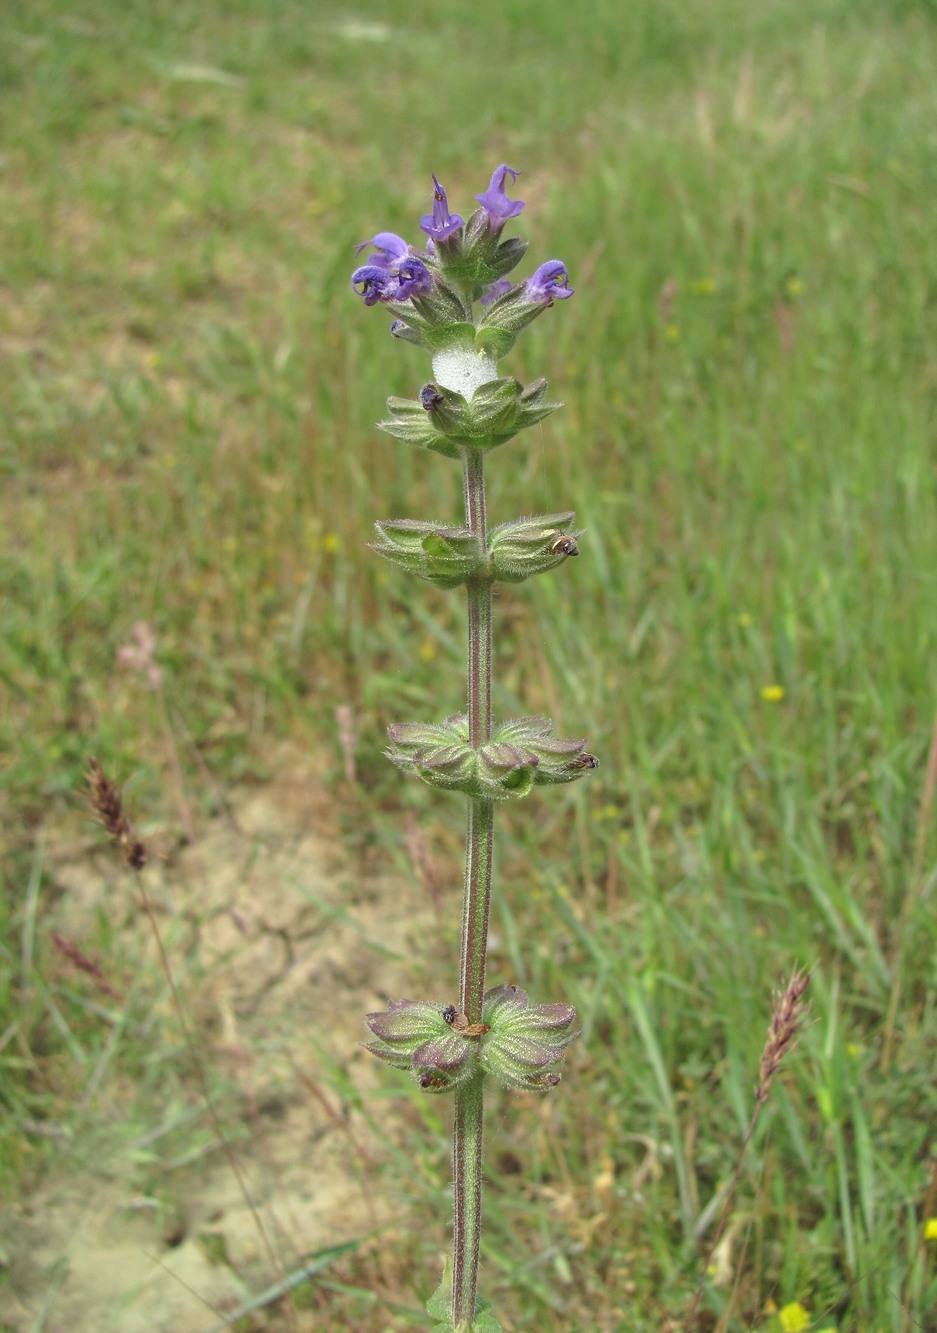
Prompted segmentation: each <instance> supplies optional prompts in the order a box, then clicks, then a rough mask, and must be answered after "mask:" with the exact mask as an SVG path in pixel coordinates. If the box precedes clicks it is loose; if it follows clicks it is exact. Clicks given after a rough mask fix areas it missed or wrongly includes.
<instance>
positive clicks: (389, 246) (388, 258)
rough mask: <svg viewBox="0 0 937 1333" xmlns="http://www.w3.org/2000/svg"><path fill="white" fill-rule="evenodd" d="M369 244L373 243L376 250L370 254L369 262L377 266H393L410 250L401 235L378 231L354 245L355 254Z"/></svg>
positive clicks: (359, 252)
mask: <svg viewBox="0 0 937 1333" xmlns="http://www.w3.org/2000/svg"><path fill="white" fill-rule="evenodd" d="M369 245H373V246H374V249H375V251H376V253H375V254H373V255H372V256H371V263H372V264H376V265H377V266H378V268H394V267H395V266H396V265H397V264H398V263H399V262H400V260H401V259H404V258H406V256H407V254H408V253H409V250H410V247H409V246H408V245H407V243H406V241H405V240H404V239H403V237H402V236H398V235H396V233H395V232H392V231H379V232H378V233H377V235H376V236H372V237H371V239H370V240H369V241H362V242H361V244H360V245H356V246H355V254H356V255H360V254H361V251H362V250H366V249H367V247H368V246H369Z"/></svg>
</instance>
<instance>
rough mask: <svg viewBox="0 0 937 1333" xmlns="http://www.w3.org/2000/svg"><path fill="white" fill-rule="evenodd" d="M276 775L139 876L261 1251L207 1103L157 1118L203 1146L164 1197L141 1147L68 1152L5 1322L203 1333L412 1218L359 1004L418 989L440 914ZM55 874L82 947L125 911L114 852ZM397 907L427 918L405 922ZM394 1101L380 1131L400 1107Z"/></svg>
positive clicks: (81, 1329)
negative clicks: (356, 851) (429, 935)
mask: <svg viewBox="0 0 937 1333" xmlns="http://www.w3.org/2000/svg"><path fill="white" fill-rule="evenodd" d="M276 769H277V771H279V772H280V773H281V775H282V776H280V777H279V778H278V779H276V780H274V781H273V782H272V784H271V785H270V786H268V787H265V788H264V789H263V790H260V791H258V790H256V789H253V790H249V789H248V790H244V791H240V792H235V793H233V795H232V797H231V800H230V805H229V811H228V814H227V815H226V816H223V817H219V818H217V819H215V820H213V821H211V823H210V824H209V825H208V827H207V828H205V829H204V830H203V831H202V833H201V835H200V836H199V838H198V839H197V841H196V843H195V845H193V846H192V847H190V848H187V849H186V850H185V851H184V852H183V853H181V854H180V855H179V856H177V857H174V858H173V861H172V864H171V865H168V866H167V865H165V864H162V865H161V864H160V863H159V862H154V863H152V864H151V865H150V866H148V868H147V870H146V871H145V875H146V883H147V886H148V891H149V893H150V895H151V898H152V901H153V902H154V903H155V904H156V905H157V906H158V908H159V913H160V920H161V923H162V929H163V933H164V936H165V938H166V939H167V940H169V941H170V945H169V948H170V954H171V957H172V958H173V970H174V973H176V975H177V980H178V982H179V985H180V987H181V989H182V991H183V993H184V995H185V1002H186V1006H187V1008H188V1009H189V1011H190V1014H191V1017H192V1022H193V1024H194V1026H195V1027H196V1028H197V1030H198V1035H199V1042H200V1044H201V1046H202V1048H203V1049H207V1051H208V1058H209V1061H210V1063H211V1066H212V1068H213V1069H214V1070H215V1071H216V1072H221V1073H223V1074H224V1076H225V1078H226V1079H228V1080H229V1081H230V1082H233V1084H234V1085H235V1089H236V1090H235V1092H234V1094H233V1098H232V1095H231V1094H229V1095H228V1096H227V1098H226V1101H225V1118H226V1122H227V1123H228V1125H229V1126H230V1127H231V1137H232V1138H234V1139H235V1140H236V1141H235V1143H234V1151H235V1152H236V1155H237V1159H238V1162H239V1163H240V1166H241V1170H242V1172H243V1176H244V1179H245V1182H246V1184H247V1188H248V1191H249V1193H250V1196H251V1199H252V1201H253V1203H254V1205H255V1208H256V1211H257V1213H258V1214H259V1215H260V1217H261V1219H262V1223H263V1231H264V1232H265V1234H266V1238H267V1239H266V1242H265V1240H264V1238H263V1237H262V1236H261V1234H260V1231H259V1229H258V1225H257V1221H256V1218H255V1217H254V1215H253V1214H252V1211H251V1208H250V1207H249V1206H248V1205H247V1203H246V1202H245V1199H244V1195H243V1192H242V1190H241V1188H240V1186H239V1183H238V1180H237V1178H236V1175H235V1172H234V1171H233V1170H232V1167H231V1166H230V1164H229V1162H228V1161H227V1160H226V1159H225V1155H224V1153H223V1152H222V1151H221V1150H220V1149H219V1146H218V1142H217V1136H216V1135H214V1134H213V1133H212V1131H211V1126H210V1124H209V1122H208V1121H207V1119H206V1118H205V1117H204V1116H203V1115H200V1113H199V1106H198V1100H197V1099H196V1098H195V1096H194V1094H193V1098H192V1106H190V1107H188V1108H179V1107H176V1108H175V1110H174V1111H173V1108H164V1114H172V1113H177V1114H178V1113H181V1112H183V1111H186V1110H188V1111H189V1112H190V1113H191V1114H192V1115H193V1119H194V1122H195V1126H196V1127H197V1130H198V1134H197V1136H194V1137H197V1138H199V1139H200V1140H201V1141H202V1143H203V1149H202V1151H200V1152H198V1153H197V1154H195V1160H194V1161H193V1162H192V1164H191V1165H189V1166H181V1167H178V1166H177V1167H176V1168H175V1169H171V1170H170V1169H168V1168H164V1174H165V1179H164V1180H162V1181H161V1182H160V1183H158V1184H157V1185H156V1187H154V1185H153V1184H152V1183H150V1184H149V1187H148V1188H145V1189H141V1184H140V1182H141V1179H143V1178H148V1179H149V1181H150V1182H152V1181H153V1179H154V1171H153V1170H149V1171H141V1169H140V1160H141V1156H145V1153H146V1151H147V1146H148V1145H147V1144H146V1143H145V1142H144V1143H142V1144H141V1143H140V1142H139V1141H138V1142H137V1143H136V1144H135V1152H134V1153H133V1154H130V1153H125V1154H124V1155H123V1157H122V1159H121V1160H117V1161H108V1162H96V1161H93V1160H87V1156H85V1160H83V1161H82V1160H81V1158H82V1152H81V1144H78V1143H76V1144H70V1145H69V1149H70V1151H69V1152H68V1154H67V1163H65V1162H63V1169H62V1171H61V1172H55V1173H51V1174H50V1176H49V1177H48V1178H47V1180H46V1182H45V1183H44V1184H43V1186H42V1188H41V1190H40V1191H39V1192H38V1194H37V1195H36V1197H35V1198H34V1199H33V1200H32V1201H31V1202H30V1204H29V1207H28V1208H27V1209H26V1210H25V1211H24V1212H23V1213H22V1215H21V1216H19V1217H18V1218H17V1219H16V1220H15V1223H14V1227H13V1230H12V1235H10V1236H8V1237H7V1245H8V1249H9V1251H10V1255H11V1276H12V1308H9V1309H8V1310H7V1311H5V1312H4V1314H3V1316H2V1318H0V1328H2V1327H7V1328H12V1329H14V1330H16V1333H26V1330H30V1333H32V1330H34V1329H39V1328H41V1329H42V1330H43V1333H92V1330H93V1333H200V1331H201V1330H206V1329H208V1328H210V1327H211V1325H212V1324H213V1322H214V1320H215V1319H216V1317H217V1312H219V1311H230V1310H231V1309H233V1308H235V1307H236V1306H237V1305H239V1304H240V1303H241V1302H243V1301H245V1299H247V1298H248V1296H249V1295H250V1294H251V1293H255V1292H257V1291H260V1290H261V1289H263V1288H264V1287H266V1286H268V1285H270V1284H271V1283H272V1282H274V1281H275V1280H276V1279H277V1277H278V1276H282V1275H283V1273H284V1271H288V1270H290V1269H293V1268H295V1267H296V1266H297V1263H298V1257H299V1256H301V1255H308V1254H309V1253H310V1252H314V1251H316V1250H318V1249H320V1248H323V1247H326V1246H330V1245H335V1244H338V1243H340V1242H342V1241H345V1240H349V1239H355V1238H358V1237H362V1236H366V1235H368V1234H369V1233H372V1234H373V1233H374V1232H375V1230H376V1229H379V1228H381V1227H382V1226H383V1225H385V1224H387V1223H388V1221H389V1220H390V1219H391V1218H392V1217H394V1215H395V1214H396V1221H397V1222H398V1223H399V1222H400V1215H399V1214H400V1207H399V1203H395V1202H394V1201H388V1200H387V1199H385V1198H383V1197H382V1196H381V1189H380V1179H379V1164H380V1161H381V1160H382V1158H383V1156H384V1155H385V1151H384V1148H383V1146H382V1143H381V1141H380V1138H379V1136H378V1135H376V1134H375V1132H374V1127H373V1119H372V1118H371V1116H372V1115H373V1104H371V1103H369V1101H368V1097H367V1094H368V1092H369V1091H370V1090H372V1089H373V1088H375V1087H377V1086H379V1080H380V1077H381V1075H382V1073H383V1075H384V1081H385V1083H386V1072H385V1071H382V1070H381V1068H380V1067H379V1066H378V1065H377V1062H376V1061H373V1060H372V1059H371V1057H369V1056H368V1055H367V1054H366V1053H365V1052H363V1051H361V1049H360V1047H359V1046H358V1043H359V1042H360V1041H361V1040H362V1039H363V1037H364V1036H365V1035H366V1030H365V1029H364V1027H363V1023H362V1016H363V1014H364V1013H365V1012H366V1011H368V1010H369V1009H373V1008H377V1007H381V1006H383V1003H384V1001H385V999H386V998H387V996H388V995H400V994H402V993H407V991H409V990H412V980H411V983H410V984H409V985H407V984H405V978H406V966H405V964H404V963H403V962H402V957H403V955H404V954H405V952H406V946H407V940H406V930H409V931H410V932H413V931H414V929H415V928H419V927H420V926H421V925H422V926H426V925H427V924H430V923H429V916H430V914H429V911H428V908H427V905H426V902H425V899H424V898H423V896H422V894H421V893H420V890H419V889H418V888H416V887H413V886H410V885H408V884H405V883H402V882H400V881H399V880H397V879H393V880H391V879H389V878H388V877H386V876H375V875H373V874H372V875H369V876H364V877H362V876H361V874H360V871H358V872H356V871H355V868H354V867H353V866H352V864H351V863H350V861H349V859H348V856H347V855H346V854H345V853H344V852H343V851H342V849H341V847H340V844H339V840H338V838H337V837H336V836H335V831H334V828H332V827H331V826H330V818H329V814H328V807H327V803H326V801H325V800H324V798H323V794H322V788H321V784H319V783H317V781H316V776H315V773H314V772H313V771H312V770H311V768H310V767H309V766H308V765H306V766H303V765H302V764H301V763H299V762H298V761H297V757H296V755H295V754H292V755H286V756H283V759H282V762H279V763H278V764H277V765H276ZM51 875H52V877H53V878H54V881H55V884H56V885H57V886H58V888H59V889H60V890H61V891H62V897H61V899H60V900H59V903H58V905H57V907H56V909H55V911H54V916H55V923H54V928H55V929H58V930H60V931H61V932H62V933H64V934H68V935H71V936H73V937H77V938H79V939H80V938H81V937H82V935H83V934H84V933H86V929H85V928H84V927H83V924H82V923H83V922H85V923H86V922H87V913H88V912H89V911H92V912H93V911H99V910H105V911H107V910H110V909H109V904H111V903H112V902H113V901H114V897H115V895H116V894H122V895H123V896H124V902H126V895H127V893H128V888H127V885H126V881H125V880H123V879H122V877H121V872H120V869H119V868H118V867H115V864H114V861H113V859H112V857H111V856H110V854H109V853H108V851H107V850H106V849H104V848H103V844H102V840H100V839H95V841H94V846H93V849H92V848H91V847H90V846H89V849H88V851H87V852H86V853H84V854H82V855H79V856H75V855H74V854H72V855H71V856H70V857H56V858H54V864H53V866H52V868H51ZM408 900H409V901H408ZM404 905H407V906H410V907H411V908H412V909H413V912H415V914H416V916H415V918H411V924H410V925H409V926H408V927H407V928H406V930H405V928H404V927H403V925H402V924H401V918H402V916H403V915H404V913H403V912H402V911H401V908H402V907H403V906H404ZM125 915H126V917H127V920H126V924H125V925H124V926H123V927H122V929H123V930H125V931H128V932H134V936H135V940H136V946H135V947H136V948H137V950H138V951H144V952H145V951H148V952H149V954H150V955H152V953H153V949H152V945H151V943H150V942H149V940H148V939H147V938H146V934H145V932H146V930H147V923H146V920H145V918H144V916H143V915H142V913H136V912H129V913H125ZM119 943H120V937H119V936H118V940H117V942H116V943H115V948H119ZM177 965H178V968H177ZM167 1003H168V1002H167ZM174 1028H175V1035H176V1037H178V1028H177V1024H175V1020H174V1016H173V1015H172V1014H171V1013H170V1012H168V1011H167V1016H166V1019H165V1022H164V1024H163V1025H162V1029H161V1031H162V1033H163V1034H164V1035H165V1034H166V1033H169V1032H172V1031H173V1029H174ZM346 1077H347V1080H348V1082H347V1084H345V1087H346V1089H351V1090H352V1091H350V1092H347V1093H346V1094H344V1095H343V1092H342V1088H343V1082H344V1080H345V1079H346ZM193 1086H194V1085H193ZM357 1093H363V1094H364V1102H363V1103H362V1109H358V1108H357V1107H356V1104H355V1103H356V1094H357ZM96 1095H101V1096H104V1095H106V1089H105V1088H104V1086H103V1083H102V1089H101V1090H100V1091H99V1092H98V1093H97V1094H96ZM232 1103H233V1104H234V1105H237V1106H239V1107H240V1110H241V1114H240V1116H239V1117H234V1118H232V1114H231V1107H232ZM379 1105H380V1108H381V1109H380V1116H381V1124H382V1126H386V1125H387V1116H388V1114H391V1115H392V1114H393V1113H394V1111H393V1106H394V1103H393V1100H389V1099H388V1100H383V1099H382V1101H381V1102H380V1104H379ZM399 1105H400V1103H398V1106H399ZM369 1106H370V1107H371V1115H369V1114H368V1112H369ZM193 1108H194V1109H193ZM232 1120H233V1123H232ZM158 1131H159V1125H158V1124H154V1125H153V1127H152V1133H153V1134H154V1136H156V1135H157V1134H158ZM142 1137H143V1138H144V1139H145V1135H144V1136H142ZM153 1143H154V1145H155V1143H156V1138H155V1137H154V1140H153ZM157 1156H158V1155H157ZM268 1243H269V1245H270V1247H271V1248H272V1249H273V1250H274V1251H275V1253H276V1254H277V1256H278V1261H277V1262H278V1264H279V1265H280V1271H279V1273H278V1272H277V1271H276V1269H275V1268H272V1264H271V1260H270V1257H269V1254H268V1253H267V1244H268ZM7 1291H8V1292H9V1288H7ZM4 1321H5V1322H4ZM314 1326H316V1325H313V1324H304V1325H303V1327H314Z"/></svg>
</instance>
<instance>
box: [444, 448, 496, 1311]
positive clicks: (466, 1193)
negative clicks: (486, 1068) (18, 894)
mask: <svg viewBox="0 0 937 1333" xmlns="http://www.w3.org/2000/svg"><path fill="white" fill-rule="evenodd" d="M465 521H466V526H467V527H468V528H470V529H471V531H472V532H474V533H477V535H478V537H479V539H480V541H481V542H482V545H483V546H484V545H485V542H486V540H487V530H486V518H485V474H484V464H483V456H482V454H481V452H479V451H475V450H469V449H467V450H466V451H465ZM467 683H468V715H469V738H470V740H471V743H472V745H474V746H476V747H478V746H481V745H484V744H485V743H486V742H487V741H488V740H489V739H490V738H491V581H490V579H489V578H487V577H485V578H482V579H472V580H471V581H470V582H469V584H468V682H467ZM465 841H466V846H465V886H464V897H463V907H462V952H461V969H460V979H459V1008H460V1010H461V1011H462V1013H463V1014H465V1016H466V1018H467V1019H468V1021H469V1023H480V1022H481V1017H482V996H483V995H484V991H485V958H486V952H487V945H488V910H489V904H490V901H491V859H492V857H491V853H492V846H493V841H494V802H493V801H490V800H485V799H483V798H481V797H472V798H471V799H470V801H469V808H468V828H467V832H466V840H465ZM483 1083H484V1076H483V1075H482V1074H481V1072H478V1073H477V1074H476V1075H475V1077H474V1078H472V1079H471V1080H469V1082H468V1083H466V1084H464V1085H462V1086H461V1087H459V1088H457V1089H456V1094H455V1114H454V1120H453V1129H452V1179H453V1228H452V1231H453V1235H452V1323H453V1327H454V1328H455V1329H457V1330H463V1329H470V1328H471V1327H472V1317H473V1315H474V1313H475V1299H476V1292H477V1287H478V1257H479V1244H480V1239H481V1214H482V1130H483V1125H484V1104H483Z"/></svg>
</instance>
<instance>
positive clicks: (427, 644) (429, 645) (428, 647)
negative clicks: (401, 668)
mask: <svg viewBox="0 0 937 1333" xmlns="http://www.w3.org/2000/svg"><path fill="white" fill-rule="evenodd" d="M420 656H421V657H422V659H423V661H424V662H432V660H433V658H434V657H435V656H436V644H435V642H434V641H433V640H432V639H424V640H423V642H422V643H421V644H420Z"/></svg>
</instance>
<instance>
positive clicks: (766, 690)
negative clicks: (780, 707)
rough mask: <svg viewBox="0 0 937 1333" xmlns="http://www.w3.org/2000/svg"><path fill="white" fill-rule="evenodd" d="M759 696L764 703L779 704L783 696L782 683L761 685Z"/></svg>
mask: <svg viewBox="0 0 937 1333" xmlns="http://www.w3.org/2000/svg"><path fill="white" fill-rule="evenodd" d="M761 697H762V699H764V701H765V703H766V704H779V703H780V702H781V700H782V699H783V698H784V686H783V685H762V687H761Z"/></svg>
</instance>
